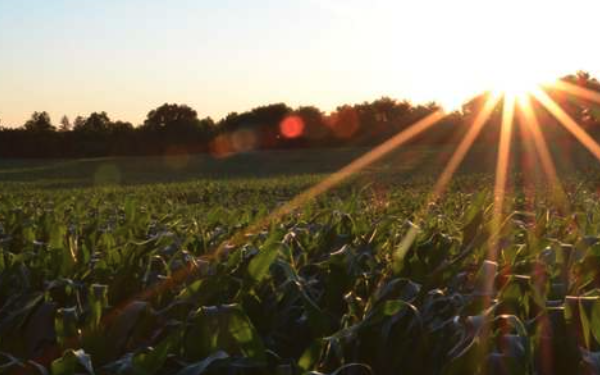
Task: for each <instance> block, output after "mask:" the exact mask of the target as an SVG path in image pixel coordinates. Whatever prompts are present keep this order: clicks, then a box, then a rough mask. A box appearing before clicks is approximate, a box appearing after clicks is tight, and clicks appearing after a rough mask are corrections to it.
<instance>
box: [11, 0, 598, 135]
mask: <svg viewBox="0 0 600 375" xmlns="http://www.w3.org/2000/svg"><path fill="white" fill-rule="evenodd" d="M598 20H600V1H597V0H565V1H554V0H551V1H550V0H454V1H453V0H370V1H356V0H243V1H242V0H195V1H192V0H169V1H167V0H0V119H1V120H2V124H3V125H21V124H22V123H23V122H24V121H25V119H26V118H28V117H29V116H30V115H31V113H32V112H33V111H36V110H37V111H39V110H46V111H48V112H49V113H50V114H51V116H52V118H53V120H54V122H58V120H59V119H60V117H61V116H62V115H64V114H66V115H68V116H69V117H70V118H71V119H73V118H74V117H75V116H77V115H88V114H89V113H90V112H92V111H101V110H104V111H106V112H108V114H109V115H110V116H111V118H113V119H122V120H128V121H132V122H133V123H135V124H137V123H140V122H141V121H142V120H143V118H144V117H145V115H146V113H147V112H148V111H149V110H150V109H152V108H155V107H156V106H158V105H160V104H162V103H165V102H171V103H172V102H176V103H186V104H189V105H191V106H192V107H194V108H195V109H196V110H197V111H198V112H199V114H200V116H203V117H204V116H212V117H213V118H220V117H222V116H223V115H225V114H226V113H228V112H231V111H243V110H247V109H250V108H252V107H254V106H257V105H261V104H268V103H273V102H281V101H283V102H286V103H288V104H289V105H292V106H297V105H301V104H302V105H305V104H306V105H308V104H312V105H317V106H319V107H321V108H323V109H325V110H331V109H333V108H335V106H336V105H338V104H342V103H354V102H361V101H364V100H372V99H375V98H377V97H380V96H382V95H388V96H392V97H395V98H399V99H403V98H408V99H412V100H413V101H416V102H421V101H428V100H437V101H441V102H442V103H445V104H448V105H454V104H457V103H458V102H460V100H462V99H463V98H464V97H466V96H467V95H469V94H471V93H474V92H476V91H479V90H483V89H486V88H488V87H489V86H502V85H507V84H508V85H515V84H520V83H523V82H526V81H527V82H530V81H531V80H535V81H539V80H547V79H550V78H554V77H555V76H556V75H559V74H566V73H571V72H575V71H576V70H579V69H585V70H588V71H591V72H592V73H599V72H600V49H599V48H598V47H597V46H598V41H597V38H598V36H600V29H599V28H598V27H597V26H594V24H597V23H598Z"/></svg>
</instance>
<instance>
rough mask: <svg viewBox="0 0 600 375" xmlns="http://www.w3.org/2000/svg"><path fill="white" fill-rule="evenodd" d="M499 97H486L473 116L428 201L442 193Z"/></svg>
mask: <svg viewBox="0 0 600 375" xmlns="http://www.w3.org/2000/svg"><path fill="white" fill-rule="evenodd" d="M500 99H501V97H500V96H496V95H494V96H491V97H489V98H488V99H487V101H486V102H485V104H484V106H483V108H482V110H481V111H480V112H479V114H478V115H477V117H476V118H475V120H474V122H473V125H471V127H470V128H469V131H468V132H467V134H466V135H465V137H464V138H463V140H462V141H461V142H460V144H459V145H458V147H457V148H456V150H455V151H454V154H453V155H452V157H451V158H450V161H449V162H448V164H447V165H446V168H445V169H444V171H443V172H442V174H441V175H440V177H439V178H438V181H437V182H436V184H435V186H434V188H433V193H432V195H431V197H430V198H429V201H430V202H432V201H434V200H436V199H438V198H439V196H440V195H441V194H443V192H444V190H445V189H446V186H447V185H448V183H449V182H450V180H451V179H452V176H453V175H454V173H455V172H456V170H457V169H458V167H459V166H460V165H461V163H462V161H463V160H464V158H465V156H466V155H467V153H468V152H469V150H470V149H471V147H472V146H473V143H474V142H475V140H476V139H477V137H478V136H479V133H481V130H482V129H483V127H484V125H485V124H486V123H487V121H488V120H489V118H490V116H491V114H492V111H493V110H494V108H496V106H497V105H498V102H499V101H500Z"/></svg>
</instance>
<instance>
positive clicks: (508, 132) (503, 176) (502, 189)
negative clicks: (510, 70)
mask: <svg viewBox="0 0 600 375" xmlns="http://www.w3.org/2000/svg"><path fill="white" fill-rule="evenodd" d="M515 100H516V98H515V96H513V95H507V96H505V97H504V107H503V110H502V124H501V128H500V141H499V142H500V143H499V146H498V161H497V163H496V181H495V184H494V209H493V213H492V221H491V236H490V246H489V250H488V260H489V261H492V262H495V261H496V259H497V255H498V249H497V247H498V237H499V234H500V231H501V229H502V228H501V225H502V216H503V212H504V200H505V198H506V187H507V182H508V169H509V168H508V167H509V163H510V147H511V139H512V131H513V124H514V114H515Z"/></svg>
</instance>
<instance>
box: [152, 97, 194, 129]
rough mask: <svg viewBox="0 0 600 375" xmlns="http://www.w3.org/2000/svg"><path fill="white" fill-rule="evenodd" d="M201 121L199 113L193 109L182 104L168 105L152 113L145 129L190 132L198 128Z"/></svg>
mask: <svg viewBox="0 0 600 375" xmlns="http://www.w3.org/2000/svg"><path fill="white" fill-rule="evenodd" d="M199 125H200V120H199V119H198V113H197V112H196V111H195V110H194V109H192V108H191V107H189V106H187V105H185V104H182V105H179V104H168V103H165V104H163V105H162V106H160V107H158V108H156V109H154V110H152V111H150V112H149V113H148V116H147V117H146V121H144V125H143V126H144V127H145V128H146V129H148V130H153V131H160V130H166V129H170V130H184V129H185V130H189V129H194V128H198V127H199Z"/></svg>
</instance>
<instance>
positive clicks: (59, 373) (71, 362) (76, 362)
mask: <svg viewBox="0 0 600 375" xmlns="http://www.w3.org/2000/svg"><path fill="white" fill-rule="evenodd" d="M51 369H52V375H75V374H77V373H80V372H81V370H85V372H87V373H88V374H90V375H94V367H93V366H92V360H91V358H90V356H89V355H87V354H86V353H85V352H84V351H83V349H79V350H67V351H66V352H65V353H64V354H63V356H62V357H61V358H58V359H56V360H55V361H54V362H52V366H51Z"/></svg>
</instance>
